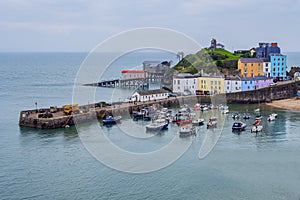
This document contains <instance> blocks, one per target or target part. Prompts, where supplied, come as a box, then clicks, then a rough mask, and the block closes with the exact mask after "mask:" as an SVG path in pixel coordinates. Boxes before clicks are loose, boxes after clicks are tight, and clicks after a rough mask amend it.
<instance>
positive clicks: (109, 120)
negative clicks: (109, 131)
mask: <svg viewBox="0 0 300 200" xmlns="http://www.w3.org/2000/svg"><path fill="white" fill-rule="evenodd" d="M121 119H122V117H121V116H116V117H113V116H111V115H109V116H107V117H106V118H105V119H103V120H102V122H103V125H106V124H116V123H118V122H120V121H121Z"/></svg>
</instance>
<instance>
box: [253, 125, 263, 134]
mask: <svg viewBox="0 0 300 200" xmlns="http://www.w3.org/2000/svg"><path fill="white" fill-rule="evenodd" d="M262 129H263V126H262V125H257V126H253V127H252V129H251V133H252V132H256V133H257V132H260V131H262Z"/></svg>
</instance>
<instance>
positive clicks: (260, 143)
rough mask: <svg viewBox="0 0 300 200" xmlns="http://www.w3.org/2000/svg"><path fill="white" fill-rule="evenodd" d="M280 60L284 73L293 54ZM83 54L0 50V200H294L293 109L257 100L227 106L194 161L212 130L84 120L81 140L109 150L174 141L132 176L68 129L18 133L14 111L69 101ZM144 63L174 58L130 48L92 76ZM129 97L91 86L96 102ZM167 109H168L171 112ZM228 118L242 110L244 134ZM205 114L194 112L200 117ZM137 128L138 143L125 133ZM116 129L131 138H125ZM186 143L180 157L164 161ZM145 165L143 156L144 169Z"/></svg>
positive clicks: (298, 189)
mask: <svg viewBox="0 0 300 200" xmlns="http://www.w3.org/2000/svg"><path fill="white" fill-rule="evenodd" d="M286 54H287V56H288V66H289V67H291V66H299V65H300V53H299V52H292V53H289V52H287V53H286ZM87 56H88V53H85V52H69V53H66V52H27V53H24V52H9V53H0V91H1V92H0V105H1V112H0V136H1V137H0V159H1V162H0V199H1V200H2V199H3V200H4V199H5V200H15V199H103V200H104V199H105V200H106V199H112V200H119V199H132V200H137V199H151V200H152V199H212V200H216V199H218V200H221V199H224V200H228V199H274V200H275V199H276V200H277V199H278V200H283V199H293V200H295V199H300V132H299V127H300V112H299V111H290V110H282V109H276V108H272V107H268V106H265V105H263V104H257V105H250V104H241V105H237V104H231V105H230V104H229V105H228V106H229V111H230V112H229V114H227V115H226V116H225V117H224V124H223V125H222V127H220V129H219V130H220V135H219V138H218V140H215V141H216V144H215V146H214V147H213V148H212V149H211V151H210V152H209V154H208V155H206V156H205V157H203V158H199V151H200V149H201V147H202V146H203V142H204V140H205V138H206V137H207V136H208V135H209V134H213V133H211V132H209V131H208V130H207V129H206V126H202V127H198V128H197V134H196V136H192V137H189V138H179V136H178V127H177V125H176V124H169V129H168V130H166V131H163V132H159V133H146V131H145V125H147V124H148V123H149V122H145V121H133V120H132V118H130V116H129V117H125V118H124V119H122V120H121V124H120V125H113V126H103V125H102V124H101V121H100V122H99V121H95V122H90V123H87V124H84V129H85V133H84V134H86V135H89V134H102V133H103V134H104V135H105V137H106V139H108V140H110V141H111V143H113V144H114V145H115V147H118V148H119V149H124V150H125V151H126V152H133V153H136V154H142V155H144V154H147V153H149V152H155V153H159V152H160V151H163V149H164V147H166V146H168V145H169V144H170V143H171V142H172V141H173V140H174V138H175V139H176V142H177V146H175V147H173V150H172V151H168V152H167V153H166V152H164V154H161V155H159V154H157V155H158V158H159V159H156V160H155V162H156V163H157V162H158V163H159V162H160V161H161V165H160V167H159V168H157V169H154V168H153V170H151V169H149V170H148V171H142V172H141V171H135V170H136V169H137V167H138V165H143V163H141V162H138V161H136V162H132V163H129V164H130V165H128V162H130V161H129V160H127V159H125V158H123V157H120V158H119V160H118V162H117V163H118V165H119V167H114V166H111V165H109V164H108V163H106V162H103V161H101V159H99V158H97V156H95V155H94V154H93V153H92V151H91V149H89V148H88V147H87V145H86V143H84V142H83V141H82V137H80V135H79V133H78V131H77V128H76V127H74V126H72V127H69V128H61V129H54V130H41V129H33V128H27V127H20V126H19V125H18V120H19V113H20V111H21V110H27V109H36V108H48V107H49V106H54V105H56V106H62V105H65V104H69V103H71V102H72V100H73V97H72V96H73V88H74V83H75V80H76V76H77V75H78V71H79V70H80V68H81V67H82V63H84V61H85V59H86V58H87ZM99 56H103V57H105V56H107V54H104V53H103V54H101V55H99ZM146 60H150V61H151V60H158V61H173V63H176V62H177V57H176V54H173V53H169V52H162V51H159V52H158V51H143V52H138V51H137V52H131V53H128V54H126V55H122V56H120V57H119V58H118V59H115V60H114V61H112V62H111V64H110V65H109V66H107V70H105V72H104V73H103V74H102V75H101V77H99V80H109V79H113V78H117V77H120V76H121V70H122V69H142V63H143V62H144V61H146ZM86 87H87V90H88V89H89V87H88V86H86ZM151 87H153V88H157V87H159V85H155V84H153V85H152V86H151ZM132 92H134V89H116V88H97V89H96V93H95V101H105V102H109V103H112V102H117V101H123V100H124V99H126V98H127V97H128V96H130V95H131V94H132ZM114 94H118V95H114ZM89 103H91V102H89ZM191 106H193V105H191ZM258 107H259V108H260V110H261V114H262V115H263V120H262V124H263V126H264V128H263V131H262V132H261V133H259V134H256V133H251V131H250V129H251V125H252V123H253V120H254V119H253V118H254V116H255V114H254V113H253V111H254V110H255V109H256V108H258ZM171 109H172V111H173V113H175V112H176V109H177V108H171ZM206 112H207V113H206ZM235 112H238V113H244V112H249V113H251V117H252V118H251V119H250V120H248V121H245V122H246V124H247V128H246V130H245V131H243V132H241V133H233V132H232V130H231V127H232V124H233V122H234V120H233V118H232V117H231V115H232V113H235ZM273 112H275V113H277V114H278V118H277V119H276V120H275V121H273V122H268V121H267V120H266V118H267V116H268V114H270V113H273ZM208 113H209V111H205V112H203V113H201V112H200V113H199V115H201V117H203V118H205V120H207V119H208V116H209V114H208ZM136 127H138V134H139V136H141V137H133V136H132V134H133V133H134V131H136V130H137V129H136ZM124 129H126V131H127V132H128V133H131V134H126V133H124ZM99 130H100V131H99ZM97 131H99V133H98V132H97ZM100 132H101V133H100ZM143 136H144V137H143ZM215 139H216V138H215ZM96 142H97V141H95V143H96ZM187 143H188V144H189V145H188V146H187V148H186V149H185V150H184V151H182V154H180V156H178V157H177V158H176V159H174V160H172V162H169V163H167V164H166V162H165V161H166V160H168V159H169V158H170V157H172V156H173V155H174V154H175V153H178V152H180V149H179V148H181V147H182V145H183V144H187ZM98 145H100V146H101V145H105V144H104V143H101V142H100V144H98ZM99 149H101V152H99V154H101V155H105V156H106V157H110V156H112V157H113V156H114V155H113V153H112V152H111V151H110V149H106V148H99ZM94 151H95V150H94ZM99 151H100V150H99ZM149 159H150V158H149ZM151 159H153V158H151ZM149 162H152V160H145V162H144V163H149ZM123 166H127V171H126V170H122V169H123V168H122V167H123ZM128 166H129V167H130V166H131V168H128ZM144 167H145V168H147V167H149V166H144ZM135 172H137V173H135Z"/></svg>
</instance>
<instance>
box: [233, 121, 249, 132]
mask: <svg viewBox="0 0 300 200" xmlns="http://www.w3.org/2000/svg"><path fill="white" fill-rule="evenodd" d="M246 126H247V125H246V124H245V123H244V122H241V121H238V122H234V123H233V125H232V131H244V130H245V128H246Z"/></svg>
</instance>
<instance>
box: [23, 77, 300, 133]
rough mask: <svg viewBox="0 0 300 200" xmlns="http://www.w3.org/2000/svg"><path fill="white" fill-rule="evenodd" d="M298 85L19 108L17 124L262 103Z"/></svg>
mask: <svg viewBox="0 0 300 200" xmlns="http://www.w3.org/2000/svg"><path fill="white" fill-rule="evenodd" d="M299 89H300V81H298V82H292V83H289V84H285V85H277V86H275V87H268V88H262V89H258V90H252V91H245V92H236V93H227V94H218V95H212V96H200V95H199V96H198V95H197V96H179V97H170V98H167V99H163V100H156V101H147V102H134V103H121V104H116V105H112V106H107V107H101V108H100V107H98V106H96V104H88V105H83V106H80V107H79V109H80V110H81V112H80V113H79V114H74V115H65V114H64V113H63V112H62V108H59V109H58V113H59V114H56V115H54V116H53V117H51V118H39V117H38V114H39V113H47V112H48V113H50V109H39V110H25V111H21V112H20V118H19V125H20V126H27V127H32V128H41V129H54V128H63V127H66V126H71V125H74V124H75V123H84V122H90V121H93V120H99V119H100V120H101V119H103V118H105V117H106V116H108V115H113V116H117V115H122V116H125V115H131V114H132V112H133V111H139V110H141V109H142V108H144V107H148V106H151V105H155V106H157V107H159V106H161V107H176V106H180V105H184V104H195V103H200V104H201V103H212V104H214V105H218V104H227V103H263V102H271V101H272V100H280V99H287V98H292V97H296V96H297V90H299Z"/></svg>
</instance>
